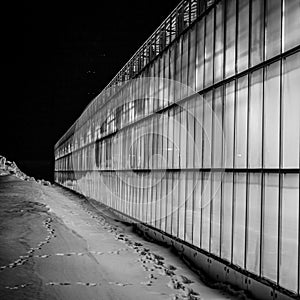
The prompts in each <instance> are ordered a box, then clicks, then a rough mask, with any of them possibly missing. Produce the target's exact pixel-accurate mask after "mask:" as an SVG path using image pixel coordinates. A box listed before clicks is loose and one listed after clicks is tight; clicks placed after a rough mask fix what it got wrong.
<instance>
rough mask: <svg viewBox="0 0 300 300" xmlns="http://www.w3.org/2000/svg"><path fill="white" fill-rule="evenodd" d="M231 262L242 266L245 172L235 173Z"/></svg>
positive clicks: (244, 221)
mask: <svg viewBox="0 0 300 300" xmlns="http://www.w3.org/2000/svg"><path fill="white" fill-rule="evenodd" d="M234 184H235V187H234V189H235V195H234V220H233V263H234V264H236V265H239V266H241V267H244V254H245V223H246V174H235V175H234Z"/></svg>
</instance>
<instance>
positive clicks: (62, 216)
mask: <svg viewBox="0 0 300 300" xmlns="http://www.w3.org/2000/svg"><path fill="white" fill-rule="evenodd" d="M0 239H1V243H0V299H103V300H106V299H114V300H115V299H120V300H126V299H128V300H133V299H139V300H140V299H142V300H147V299H149V300H153V299H241V298H244V295H243V293H236V294H235V295H233V294H229V293H228V292H227V291H224V290H223V291H222V290H218V289H214V288H211V287H209V286H207V285H206V284H204V283H203V281H201V280H200V277H199V276H198V275H197V274H196V273H194V272H193V271H192V270H190V269H189V268H188V267H187V266H186V265H185V264H184V262H183V261H182V260H180V259H179V258H178V257H177V256H176V255H175V254H174V253H172V252H171V251H170V249H167V248H165V247H163V246H161V245H157V244H155V243H153V242H150V241H146V240H144V239H143V238H142V237H140V236H139V235H137V234H136V233H134V232H133V230H132V226H129V225H128V224H124V223H122V222H120V221H119V220H117V219H116V218H115V216H114V215H113V213H112V212H110V211H108V210H107V209H106V208H105V207H104V206H101V205H97V206H95V203H93V202H90V201H88V200H86V199H85V198H83V197H79V196H77V195H74V194H73V193H71V192H68V191H66V190H64V189H62V188H61V187H58V186H55V185H54V186H46V185H41V184H39V183H37V182H35V181H25V180H20V179H18V178H17V177H15V176H12V175H4V176H0Z"/></svg>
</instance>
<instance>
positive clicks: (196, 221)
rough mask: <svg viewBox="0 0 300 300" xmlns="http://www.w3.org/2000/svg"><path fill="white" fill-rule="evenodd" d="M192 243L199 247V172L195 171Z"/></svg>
mask: <svg viewBox="0 0 300 300" xmlns="http://www.w3.org/2000/svg"><path fill="white" fill-rule="evenodd" d="M193 213H194V217H193V219H194V220H193V244H194V245H195V246H197V247H200V228H201V173H199V172H196V173H195V183H194V209H193Z"/></svg>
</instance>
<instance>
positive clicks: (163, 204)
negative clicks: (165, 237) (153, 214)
mask: <svg viewBox="0 0 300 300" xmlns="http://www.w3.org/2000/svg"><path fill="white" fill-rule="evenodd" d="M160 176H162V179H161V196H160V197H161V200H160V203H161V206H160V230H162V231H166V192H167V173H166V172H161V173H160Z"/></svg>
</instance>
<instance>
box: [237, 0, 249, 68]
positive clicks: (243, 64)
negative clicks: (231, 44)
mask: <svg viewBox="0 0 300 300" xmlns="http://www.w3.org/2000/svg"><path fill="white" fill-rule="evenodd" d="M238 7H239V14H238V37H237V38H238V41H237V43H238V44H237V68H238V72H241V71H243V70H245V69H246V68H247V67H248V52H249V49H248V48H249V46H248V45H249V0H239V1H238Z"/></svg>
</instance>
